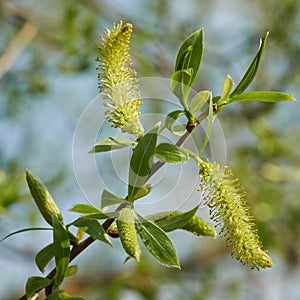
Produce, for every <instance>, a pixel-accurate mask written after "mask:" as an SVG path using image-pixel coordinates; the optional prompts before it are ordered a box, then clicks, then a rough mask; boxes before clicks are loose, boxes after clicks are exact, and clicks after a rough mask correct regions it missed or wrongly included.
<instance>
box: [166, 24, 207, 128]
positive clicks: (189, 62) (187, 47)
mask: <svg viewBox="0 0 300 300" xmlns="http://www.w3.org/2000/svg"><path fill="white" fill-rule="evenodd" d="M203 48H204V46H203V30H202V29H200V30H198V31H196V32H195V33H193V34H192V35H191V36H189V37H188V38H187V39H186V40H185V41H184V42H183V44H182V46H181V47H180V49H179V51H178V54H177V58H176V63H175V71H174V73H173V74H172V76H171V82H170V89H171V91H172V92H173V93H174V94H175V95H176V96H177V97H178V98H179V100H180V102H181V104H182V106H183V107H184V109H185V110H186V111H188V105H187V99H188V97H189V94H190V91H191V87H192V86H193V83H194V81H195V79H196V76H197V74H198V71H199V68H200V64H201V61H202V56H203ZM176 82H178V83H179V84H177V83H176ZM189 121H191V120H189ZM190 123H192V122H190Z"/></svg>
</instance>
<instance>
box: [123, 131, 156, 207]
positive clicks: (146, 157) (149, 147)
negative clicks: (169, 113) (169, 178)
mask: <svg viewBox="0 0 300 300" xmlns="http://www.w3.org/2000/svg"><path fill="white" fill-rule="evenodd" d="M157 131H158V126H155V127H154V129H152V130H151V131H150V132H148V133H147V134H145V135H144V136H143V137H142V138H141V140H140V141H139V143H138V144H137V146H136V147H135V149H134V151H133V154H132V157H131V160H130V170H129V176H128V177H129V178H128V201H131V202H132V201H134V199H135V195H136V193H137V192H138V191H139V190H140V189H141V188H142V186H143V185H144V183H145V181H146V179H147V177H148V175H149V172H150V169H151V166H152V164H153V157H154V154H155V147H156V141H157Z"/></svg>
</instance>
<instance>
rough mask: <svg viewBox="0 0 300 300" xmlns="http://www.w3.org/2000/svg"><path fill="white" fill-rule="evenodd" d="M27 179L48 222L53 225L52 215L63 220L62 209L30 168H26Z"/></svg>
mask: <svg viewBox="0 0 300 300" xmlns="http://www.w3.org/2000/svg"><path fill="white" fill-rule="evenodd" d="M26 181H27V185H28V187H29V190H30V193H31V195H32V197H33V199H34V202H35V204H36V205H37V207H38V209H39V211H40V212H41V214H42V216H43V217H44V219H45V220H46V221H47V223H48V224H49V225H51V226H52V215H56V217H57V218H58V219H59V220H62V215H61V213H60V210H59V209H58V207H57V205H56V203H55V202H54V200H53V198H52V196H51V195H50V193H49V192H48V190H47V188H46V186H45V185H44V183H43V182H42V181H41V180H40V179H39V178H38V177H37V176H36V175H34V174H32V173H31V172H30V171H29V170H26Z"/></svg>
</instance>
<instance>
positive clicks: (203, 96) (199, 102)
mask: <svg viewBox="0 0 300 300" xmlns="http://www.w3.org/2000/svg"><path fill="white" fill-rule="evenodd" d="M209 95H210V92H209V91H200V92H199V93H197V94H196V95H195V96H194V98H193V99H192V101H191V105H190V113H191V114H193V115H195V114H196V113H197V112H198V110H200V109H201V108H202V107H203V106H204V105H205V103H207V100H208V97H209Z"/></svg>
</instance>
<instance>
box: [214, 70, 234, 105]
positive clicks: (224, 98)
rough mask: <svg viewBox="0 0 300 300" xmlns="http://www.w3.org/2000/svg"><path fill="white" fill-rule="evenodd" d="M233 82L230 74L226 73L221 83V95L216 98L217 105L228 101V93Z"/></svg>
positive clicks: (231, 88)
mask: <svg viewBox="0 0 300 300" xmlns="http://www.w3.org/2000/svg"><path fill="white" fill-rule="evenodd" d="M233 87H234V83H233V80H232V78H231V77H230V75H227V76H226V78H225V80H224V84H223V90H222V96H221V97H220V99H219V100H218V102H217V104H218V106H221V105H223V104H226V103H227V102H228V99H229V97H230V93H231V91H232V90H233Z"/></svg>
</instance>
